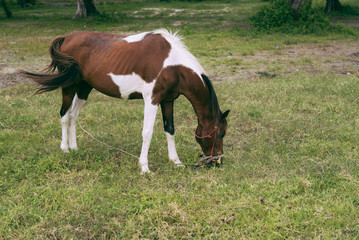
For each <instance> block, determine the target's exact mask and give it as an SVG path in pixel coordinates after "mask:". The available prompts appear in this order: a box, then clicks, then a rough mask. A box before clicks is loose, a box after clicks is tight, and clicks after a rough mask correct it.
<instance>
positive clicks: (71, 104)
mask: <svg viewBox="0 0 359 240" xmlns="http://www.w3.org/2000/svg"><path fill="white" fill-rule="evenodd" d="M49 50H50V55H51V58H52V63H51V64H50V66H49V70H50V71H52V73H49V74H37V73H31V72H26V71H22V74H23V75H25V76H26V77H29V78H31V79H33V80H34V81H35V82H37V83H39V84H40V85H41V86H40V88H39V90H38V91H37V93H43V92H48V91H52V90H55V89H57V88H59V87H61V88H62V97H63V101H62V107H61V111H60V115H61V125H62V141H61V149H62V150H63V151H65V152H67V151H68V149H69V148H70V149H77V143H76V130H75V123H76V120H77V118H78V115H79V112H80V109H81V108H82V107H83V106H84V104H85V102H86V100H87V98H88V95H89V94H90V92H91V90H92V89H93V88H95V89H96V90H98V91H99V92H101V93H104V94H106V95H109V96H112V97H117V98H124V99H138V98H143V99H144V102H145V113H144V122H143V130H142V137H143V143H142V149H141V155H140V164H141V167H142V173H145V172H149V169H148V159H147V155H148V150H149V147H150V142H151V138H152V133H153V126H154V122H155V119H156V113H157V109H158V106H159V105H161V110H162V116H163V123H164V130H165V134H166V137H167V141H168V154H169V158H170V160H172V161H173V162H174V163H175V164H178V165H181V164H182V163H181V161H180V160H179V158H178V155H177V152H176V147H175V141H174V125H173V102H174V100H175V99H176V98H178V96H179V95H180V94H183V95H184V96H185V97H186V98H187V99H188V100H189V101H190V102H191V103H192V106H193V108H194V111H195V113H196V115H197V118H198V127H197V129H196V132H195V136H196V140H197V142H198V143H199V144H200V146H201V148H202V151H203V154H204V155H206V156H216V155H222V154H223V137H224V135H225V133H226V129H227V122H226V117H227V115H228V113H229V110H228V111H226V112H225V113H222V112H221V111H220V109H219V105H218V102H217V97H216V94H215V92H214V89H213V86H212V84H211V82H210V81H209V79H208V78H207V76H206V75H205V74H204V70H203V68H202V67H201V65H200V64H199V63H198V61H197V60H196V58H195V57H194V56H193V55H192V54H191V53H190V52H189V51H188V50H187V48H186V47H185V46H184V44H183V43H182V42H181V39H180V38H179V37H178V36H177V35H176V34H172V33H170V32H168V31H167V30H157V31H152V32H144V33H140V34H137V35H132V36H118V35H114V34H107V33H98V32H79V33H74V34H71V35H68V36H65V37H58V38H56V39H55V40H54V41H53V42H52V45H51V47H50V49H49ZM56 69H57V70H58V73H54V72H55V70H56ZM68 134H69V139H68Z"/></svg>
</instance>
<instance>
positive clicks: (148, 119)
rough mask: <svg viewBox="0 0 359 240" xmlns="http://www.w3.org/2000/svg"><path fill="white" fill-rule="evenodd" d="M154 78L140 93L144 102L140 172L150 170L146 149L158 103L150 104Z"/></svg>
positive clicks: (147, 148)
mask: <svg viewBox="0 0 359 240" xmlns="http://www.w3.org/2000/svg"><path fill="white" fill-rule="evenodd" d="M155 83H156V80H155V81H153V82H151V83H147V84H145V86H144V88H143V91H142V95H143V100H144V102H145V116H144V119H143V129H142V149H141V156H140V165H141V169H142V171H141V174H143V173H147V172H150V170H149V168H148V150H149V148H150V144H151V139H152V134H153V126H154V124H155V120H156V114H157V109H158V105H153V104H152V90H153V87H154V86H155Z"/></svg>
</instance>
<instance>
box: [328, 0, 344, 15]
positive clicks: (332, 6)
mask: <svg viewBox="0 0 359 240" xmlns="http://www.w3.org/2000/svg"><path fill="white" fill-rule="evenodd" d="M341 7H342V5H341V4H340V2H339V0H327V4H326V5H325V11H326V12H330V11H337V10H339V9H340V8H341Z"/></svg>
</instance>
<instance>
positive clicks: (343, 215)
mask: <svg viewBox="0 0 359 240" xmlns="http://www.w3.org/2000/svg"><path fill="white" fill-rule="evenodd" d="M358 82H359V79H358V78H356V77H351V76H348V77H347V76H343V77H338V76H334V75H325V74H324V75H318V76H314V77H313V76H312V75H309V74H297V75H290V76H286V77H276V78H273V79H271V80H270V81H269V80H267V79H265V78H264V79H262V80H259V81H257V82H242V83H237V84H230V83H222V84H216V85H215V88H216V90H217V93H218V95H219V98H220V102H221V103H222V104H221V105H222V108H223V109H227V108H230V109H231V111H232V112H231V115H230V117H229V126H230V128H229V132H228V136H227V137H226V139H225V154H226V159H225V165H224V166H223V167H222V168H219V169H199V170H192V169H191V168H176V167H174V166H173V165H172V164H171V163H169V161H168V159H167V150H166V142H165V136H164V134H163V132H162V122H161V120H160V114H158V119H157V121H156V126H155V133H154V137H153V142H152V146H151V151H150V169H151V170H152V172H153V174H152V175H149V176H140V175H139V172H140V169H139V168H138V165H137V160H136V159H131V158H130V157H128V156H126V155H121V154H120V153H119V152H117V151H114V150H111V149H108V148H106V147H104V146H102V145H99V144H98V143H97V142H95V141H94V140H92V139H91V138H90V137H89V136H87V135H86V134H85V133H84V132H82V131H81V130H78V141H79V148H80V150H79V151H77V152H71V153H69V154H65V153H62V152H61V150H60V149H59V144H60V124H59V119H58V116H57V115H58V114H57V112H58V108H59V106H60V96H59V92H54V93H50V94H46V95H40V96H36V97H30V96H31V94H32V93H33V90H34V88H33V87H32V86H17V87H12V88H6V89H2V90H1V91H0V96H1V97H0V108H1V109H2V110H3V111H4V112H6V116H2V117H1V122H2V124H3V125H4V126H5V128H4V129H3V130H2V131H1V135H0V139H1V141H0V143H1V145H0V149H1V150H0V155H1V161H0V163H1V165H0V173H1V185H0V189H1V191H2V197H1V198H0V206H1V207H0V209H1V210H0V221H1V222H2V224H1V225H0V233H1V235H2V236H3V237H9V238H33V237H35V236H37V237H40V238H48V237H51V236H55V237H59V238H72V237H75V238H85V237H91V236H93V237H96V238H105V236H106V237H116V238H122V237H124V238H131V237H132V236H137V237H145V238H181V237H183V238H192V237H195V238H201V237H205V238H233V237H235V236H237V237H240V238H244V237H246V238H261V239H263V238H285V237H294V238H297V237H298V238H319V237H324V238H347V239H352V238H353V237H356V236H357V235H358V234H359V229H358V225H357V224H358V222H357V221H356V220H355V219H357V218H358V214H359V211H358V204H359V202H358V197H359V196H358V192H359V187H358V186H359V185H358V177H359V176H358V172H359V171H358V170H359V169H358V161H357V160H358V158H359V151H358V145H359V140H358V139H359V138H358V136H359V130H358V127H359V121H358V118H357V116H358V115H359V111H358V108H357V105H358V95H359V90H358V88H357V87H356V86H357V85H358ZM129 104H130V105H131V111H130V110H129V108H128V106H129ZM142 108H143V106H142V103H141V101H126V100H121V101H119V100H117V99H112V98H108V97H106V96H103V95H100V94H94V95H92V96H91V97H90V100H89V103H88V105H86V107H85V108H84V110H83V112H82V114H81V116H80V120H79V121H80V123H81V124H82V125H83V126H84V127H85V128H86V129H87V130H88V131H90V132H92V133H93V134H95V135H96V136H97V137H98V138H100V139H101V140H102V141H104V142H106V143H111V144H112V145H114V146H121V147H122V148H123V149H126V150H128V151H131V152H132V153H134V154H136V155H139V151H140V146H141V124H142V117H143V116H142V115H143V114H142ZM176 109H177V110H176V114H175V119H176V129H177V146H178V151H179V155H180V158H181V159H182V161H184V162H193V161H194V159H195V157H194V156H195V155H196V154H197V153H199V152H200V149H199V147H198V146H197V144H196V143H195V140H194V138H193V130H194V129H195V123H196V121H195V116H194V113H193V110H192V108H191V107H190V105H189V103H188V102H187V100H185V99H184V98H180V99H179V101H178V102H177V104H176ZM259 198H262V199H263V201H261V200H260V199H259Z"/></svg>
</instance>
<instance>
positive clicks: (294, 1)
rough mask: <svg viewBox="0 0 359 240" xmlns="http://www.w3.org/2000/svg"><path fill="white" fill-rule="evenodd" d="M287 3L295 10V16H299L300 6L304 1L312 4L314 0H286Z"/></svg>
mask: <svg viewBox="0 0 359 240" xmlns="http://www.w3.org/2000/svg"><path fill="white" fill-rule="evenodd" d="M286 1H287V3H288V4H289V5H290V6H291V7H292V8H293V10H294V17H297V16H299V13H300V7H301V6H302V4H303V3H308V4H312V0H286Z"/></svg>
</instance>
